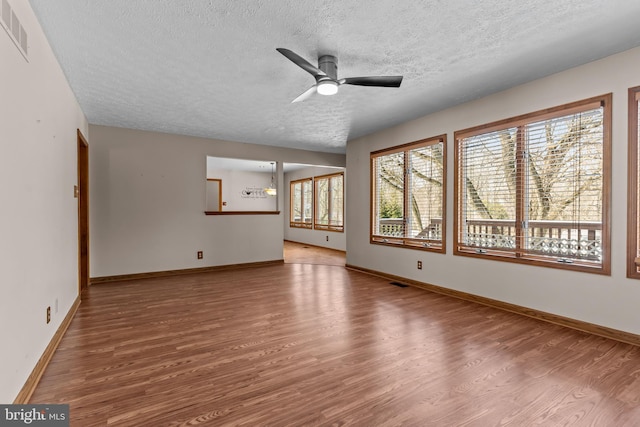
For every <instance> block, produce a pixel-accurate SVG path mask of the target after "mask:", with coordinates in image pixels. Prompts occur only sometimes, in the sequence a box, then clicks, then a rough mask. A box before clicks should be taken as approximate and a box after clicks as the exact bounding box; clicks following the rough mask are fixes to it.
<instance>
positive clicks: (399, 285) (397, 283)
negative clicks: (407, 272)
mask: <svg viewBox="0 0 640 427" xmlns="http://www.w3.org/2000/svg"><path fill="white" fill-rule="evenodd" d="M390 284H391V285H393V286H397V287H399V288H407V287H409V285H405V284H404V283H400V282H390Z"/></svg>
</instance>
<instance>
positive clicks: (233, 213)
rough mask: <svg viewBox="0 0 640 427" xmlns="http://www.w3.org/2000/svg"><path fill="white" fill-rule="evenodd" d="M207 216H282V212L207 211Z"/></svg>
mask: <svg viewBox="0 0 640 427" xmlns="http://www.w3.org/2000/svg"><path fill="white" fill-rule="evenodd" d="M204 214H205V215H280V211H205V212H204Z"/></svg>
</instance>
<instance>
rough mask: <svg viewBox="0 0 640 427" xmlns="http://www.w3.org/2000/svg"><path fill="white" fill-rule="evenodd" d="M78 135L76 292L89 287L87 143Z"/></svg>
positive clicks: (80, 134) (80, 133) (79, 132)
mask: <svg viewBox="0 0 640 427" xmlns="http://www.w3.org/2000/svg"><path fill="white" fill-rule="evenodd" d="M77 135H78V185H77V197H78V293H79V294H80V295H82V292H83V291H86V290H87V289H88V288H89V144H88V143H87V140H86V139H85V137H84V136H83V135H82V132H81V131H80V129H78V132H77Z"/></svg>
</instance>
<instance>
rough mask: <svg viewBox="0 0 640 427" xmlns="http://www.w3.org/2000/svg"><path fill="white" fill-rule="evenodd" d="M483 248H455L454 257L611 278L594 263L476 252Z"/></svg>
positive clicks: (605, 270) (496, 252) (510, 253)
mask: <svg viewBox="0 0 640 427" xmlns="http://www.w3.org/2000/svg"><path fill="white" fill-rule="evenodd" d="M477 249H481V250H484V249H483V248H455V247H454V250H453V254H454V255H459V256H467V257H472V258H481V259H486V260H492V261H503V262H513V263H518V264H526V265H533V266H537V267H547V268H558V269H561V270H572V271H582V272H584V273H592V274H603V275H607V276H610V275H611V271H610V269H607V268H605V264H604V263H603V264H596V263H594V262H589V261H582V260H578V259H574V260H572V262H570V263H564V262H560V261H558V260H559V259H561V258H556V257H553V258H552V257H545V256H536V255H534V254H525V255H521V256H517V255H516V254H515V253H513V252H502V251H499V250H491V249H486V252H483V253H478V252H477V251H476V250H477Z"/></svg>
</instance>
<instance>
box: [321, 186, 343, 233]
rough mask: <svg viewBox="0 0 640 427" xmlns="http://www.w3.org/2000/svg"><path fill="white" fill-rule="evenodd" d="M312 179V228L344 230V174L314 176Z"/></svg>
mask: <svg viewBox="0 0 640 427" xmlns="http://www.w3.org/2000/svg"><path fill="white" fill-rule="evenodd" d="M314 181H315V187H316V192H315V216H314V228H316V229H319V230H329V231H344V174H343V173H338V174H331V175H324V176H316V177H314Z"/></svg>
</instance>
